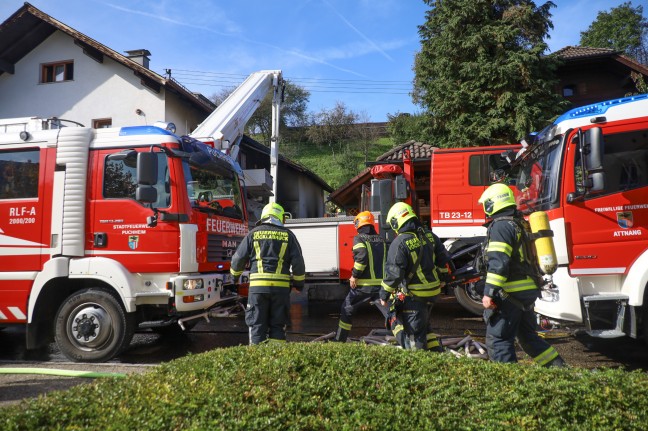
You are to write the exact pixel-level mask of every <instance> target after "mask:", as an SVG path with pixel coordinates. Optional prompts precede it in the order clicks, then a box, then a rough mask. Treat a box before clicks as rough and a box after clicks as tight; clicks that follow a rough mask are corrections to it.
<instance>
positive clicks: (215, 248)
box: [207, 234, 242, 262]
mask: <svg viewBox="0 0 648 431" xmlns="http://www.w3.org/2000/svg"><path fill="white" fill-rule="evenodd" d="M241 239H242V238H241V237H238V236H236V237H232V236H226V235H215V234H208V235H207V261H209V262H225V261H228V260H230V259H231V258H232V255H233V254H234V252H235V251H236V247H238V245H239V244H240V243H241Z"/></svg>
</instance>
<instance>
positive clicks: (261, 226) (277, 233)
mask: <svg viewBox="0 0 648 431" xmlns="http://www.w3.org/2000/svg"><path fill="white" fill-rule="evenodd" d="M283 223H284V209H283V208H282V206H281V205H279V204H277V203H273V202H271V203H269V204H267V205H266V206H265V207H263V211H262V212H261V218H260V219H259V222H258V223H257V227H255V228H254V229H252V230H251V231H250V232H249V233H248V234H247V236H246V237H245V238H244V239H243V241H242V242H241V244H240V245H239V246H238V248H237V249H236V252H235V253H234V256H232V262H231V265H230V273H231V274H232V275H233V276H234V278H235V280H238V278H239V277H240V276H241V274H242V273H243V269H244V268H245V265H246V264H247V263H248V262H250V288H249V290H248V302H247V308H246V310H245V323H246V324H247V325H248V327H249V330H250V344H259V343H261V342H263V341H266V340H268V339H269V340H273V341H285V340H286V325H287V324H288V323H289V316H290V314H289V313H290V288H291V284H292V287H293V288H295V289H296V290H297V291H301V290H302V289H303V287H304V275H305V268H304V258H303V256H302V251H301V247H300V245H299V242H298V241H297V238H296V237H295V234H293V233H292V232H291V231H290V230H288V229H287V228H286V227H285V226H284V224H283Z"/></svg>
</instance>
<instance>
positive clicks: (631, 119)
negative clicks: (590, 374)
mask: <svg viewBox="0 0 648 431" xmlns="http://www.w3.org/2000/svg"><path fill="white" fill-rule="evenodd" d="M511 178H512V184H514V185H515V188H517V190H518V192H519V195H518V201H517V202H518V208H519V209H520V210H522V211H523V212H524V213H526V214H530V213H531V212H533V211H545V212H546V213H547V215H548V216H549V219H550V225H551V229H552V230H553V232H554V238H553V239H554V244H555V247H556V252H557V256H558V265H559V266H558V270H557V271H556V273H555V274H553V285H550V288H548V289H545V290H543V292H542V298H540V299H539V300H538V301H537V302H536V312H538V313H539V314H541V315H543V316H547V317H549V318H550V319H557V320H559V321H560V320H563V321H571V322H580V323H583V324H584V325H585V326H586V328H587V332H588V333H589V334H590V335H592V336H594V337H604V338H612V337H620V336H626V335H627V336H630V337H633V338H637V337H638V336H640V334H641V333H642V332H643V334H644V338H645V339H648V337H645V335H646V334H648V307H647V306H646V304H647V301H648V296H647V295H648V293H647V292H648V290H647V289H646V286H647V284H648V228H647V227H648V95H646V94H644V95H639V96H633V97H628V98H623V99H617V100H611V101H606V102H601V103H597V104H593V105H588V106H584V107H581V108H577V109H573V110H571V111H569V112H567V113H565V114H564V115H562V116H561V117H559V118H558V119H557V120H556V121H555V122H554V123H553V124H552V125H551V126H549V127H548V128H546V129H544V130H543V131H541V132H540V133H539V134H538V135H537V137H536V139H535V142H534V143H533V144H532V145H531V146H530V147H529V149H528V150H527V151H526V152H525V153H524V154H523V155H522V157H520V159H519V161H518V162H517V163H516V164H515V166H514V168H513V171H512V174H511Z"/></svg>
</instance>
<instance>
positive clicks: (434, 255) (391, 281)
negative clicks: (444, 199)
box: [380, 221, 450, 299]
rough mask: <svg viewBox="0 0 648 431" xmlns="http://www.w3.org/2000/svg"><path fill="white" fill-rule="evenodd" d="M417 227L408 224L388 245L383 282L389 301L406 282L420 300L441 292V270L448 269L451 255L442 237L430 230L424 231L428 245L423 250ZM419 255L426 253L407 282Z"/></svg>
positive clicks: (382, 292)
mask: <svg viewBox="0 0 648 431" xmlns="http://www.w3.org/2000/svg"><path fill="white" fill-rule="evenodd" d="M418 226H420V225H419V224H418V223H417V222H414V221H407V222H405V224H404V225H403V226H402V227H401V232H400V233H399V234H398V236H397V237H396V239H394V242H392V243H391V245H390V246H389V251H388V252H387V262H386V264H385V275H384V276H383V281H382V283H381V288H382V289H381V293H380V297H381V298H382V299H387V297H388V296H389V295H390V294H393V293H395V292H397V291H398V290H399V289H400V288H401V284H402V283H403V282H406V283H407V290H408V291H409V293H411V294H412V295H414V296H416V297H419V298H432V297H434V296H436V295H438V294H439V293H441V280H440V278H439V273H438V269H439V268H445V266H446V264H447V263H448V262H449V261H450V256H449V254H448V252H447V251H446V249H445V247H444V246H443V244H442V243H441V240H440V239H439V237H437V236H436V235H435V234H434V233H433V232H431V231H429V230H427V229H424V231H425V235H426V239H427V243H428V244H427V245H426V246H425V247H421V241H420V240H419V238H418V236H417V234H416V228H417V227H418ZM419 253H423V256H422V257H421V260H420V264H419V265H418V268H416V270H415V272H414V274H413V276H412V278H411V279H410V280H409V282H407V280H406V278H407V276H408V275H409V274H410V272H411V271H412V268H413V267H414V265H415V263H416V261H417V259H418V254H419Z"/></svg>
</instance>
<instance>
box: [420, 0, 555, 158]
mask: <svg viewBox="0 0 648 431" xmlns="http://www.w3.org/2000/svg"><path fill="white" fill-rule="evenodd" d="M424 1H425V3H426V4H428V5H429V6H430V7H431V8H430V10H428V11H427V12H426V22H425V23H424V24H423V25H421V26H420V27H419V35H420V37H421V50H420V51H419V52H418V53H417V54H416V58H415V62H414V71H415V79H414V93H413V98H414V101H415V102H416V103H418V104H419V105H420V106H421V107H423V108H424V109H425V110H426V112H425V115H426V117H427V121H426V122H427V127H428V129H429V133H427V134H426V137H425V138H426V140H427V141H428V142H430V143H431V144H433V145H435V146H440V147H462V146H475V145H490V144H502V143H512V142H515V141H517V140H519V138H520V137H522V136H524V135H526V134H527V133H529V132H531V131H533V130H539V129H540V128H542V127H543V126H544V125H545V124H546V121H547V120H549V119H551V118H552V117H554V116H555V115H557V114H559V113H560V112H562V111H563V110H564V108H565V102H564V100H563V99H562V97H560V95H558V94H556V93H554V91H553V85H554V84H555V83H556V81H555V70H556V67H557V66H558V62H559V60H558V59H557V58H555V57H552V56H545V55H544V52H545V51H546V50H547V45H546V43H545V42H544V39H545V38H546V37H548V31H549V29H551V28H553V25H552V23H551V20H550V17H551V14H550V13H549V11H550V9H551V8H552V7H555V5H554V4H553V3H552V2H546V3H545V4H543V5H542V6H539V7H537V6H536V5H535V3H534V2H533V1H529V0H424Z"/></svg>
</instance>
